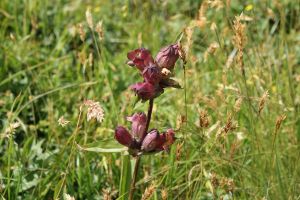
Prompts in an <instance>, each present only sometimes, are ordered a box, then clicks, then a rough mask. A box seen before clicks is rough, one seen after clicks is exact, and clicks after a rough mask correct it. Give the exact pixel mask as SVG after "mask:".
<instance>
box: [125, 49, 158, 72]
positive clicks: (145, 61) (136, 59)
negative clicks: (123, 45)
mask: <svg viewBox="0 0 300 200" xmlns="http://www.w3.org/2000/svg"><path fill="white" fill-rule="evenodd" d="M127 58H128V59H129V61H128V62H127V64H128V65H130V66H135V67H137V68H138V69H139V70H140V71H143V70H144V68H145V67H147V66H149V65H151V64H154V59H153V58H152V56H151V53H150V51H149V50H148V49H144V48H140V49H135V50H133V51H130V52H129V53H128V54H127Z"/></svg>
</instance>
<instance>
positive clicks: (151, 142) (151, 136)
mask: <svg viewBox="0 0 300 200" xmlns="http://www.w3.org/2000/svg"><path fill="white" fill-rule="evenodd" d="M160 143H162V142H161V141H160V136H159V132H158V131H157V130H156V129H153V130H151V131H150V132H149V133H147V135H146V137H145V138H144V140H143V143H142V147H141V150H142V151H144V152H151V151H154V150H155V149H156V148H157V145H158V144H160Z"/></svg>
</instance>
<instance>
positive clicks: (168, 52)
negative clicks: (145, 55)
mask: <svg viewBox="0 0 300 200" xmlns="http://www.w3.org/2000/svg"><path fill="white" fill-rule="evenodd" d="M178 58H179V46H178V44H171V45H169V46H166V47H164V48H162V49H160V51H159V52H158V54H157V55H156V57H155V61H156V63H157V64H158V66H159V67H161V68H167V69H169V70H172V69H173V68H174V65H175V63H176V61H177V60H178Z"/></svg>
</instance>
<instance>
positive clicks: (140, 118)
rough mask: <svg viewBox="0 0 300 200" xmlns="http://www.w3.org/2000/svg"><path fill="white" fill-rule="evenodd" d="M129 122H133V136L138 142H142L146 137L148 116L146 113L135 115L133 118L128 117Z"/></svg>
mask: <svg viewBox="0 0 300 200" xmlns="http://www.w3.org/2000/svg"><path fill="white" fill-rule="evenodd" d="M127 120H128V121H130V122H132V125H131V134H132V135H133V137H134V138H135V139H136V141H137V142H140V141H141V139H142V138H143V137H144V133H145V130H146V124H147V116H146V114H145V113H135V114H134V115H132V116H131V117H127Z"/></svg>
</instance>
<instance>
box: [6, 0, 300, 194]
mask: <svg viewBox="0 0 300 200" xmlns="http://www.w3.org/2000/svg"><path fill="white" fill-rule="evenodd" d="M201 3H202V7H201ZM200 7H201V9H200ZM88 8H90V11H91V13H92V16H93V21H94V24H95V27H96V24H97V23H98V22H101V21H102V26H100V25H98V29H97V30H96V28H95V30H94V31H92V30H91V29H90V28H89V26H88V24H87V21H86V14H85V13H86V10H87V9H88ZM241 13H243V15H242V16H241V17H240V18H239V20H237V18H235V17H236V16H240V15H241ZM299 18H300V3H299V1H297V0H283V1H279V0H276V1H266V0H265V1H258V0H256V1H254V0H249V1H236V0H231V1H230V0H228V1H225V0H224V1H209V2H208V3H203V2H201V1H193V0H190V1H181V0H172V1H171V0H169V1H137V0H136V1H135V0H133V1H123V0H117V1H110V0H102V1H91V0H89V1H83V0H69V1H67V0H53V1H52V0H23V1H17V0H1V1H0V41H1V42H0V119H1V123H0V199H8V200H14V199H64V198H65V199H68V197H67V196H68V195H67V194H69V195H71V196H74V197H75V199H110V198H111V199H117V198H118V199H126V198H128V191H129V185H130V180H131V174H132V171H133V170H132V168H133V166H134V163H133V159H130V157H129V156H128V155H126V152H124V150H123V149H122V146H121V145H119V144H117V142H116V141H115V140H114V138H113V136H114V128H115V127H116V126H117V125H118V124H128V125H129V122H126V119H125V117H124V116H130V115H131V114H132V113H133V112H134V111H144V110H147V105H148V104H147V103H145V104H144V103H141V102H136V97H135V96H134V93H133V92H132V91H130V90H129V89H128V86H129V85H131V84H132V83H134V82H137V80H139V79H141V78H140V77H139V74H138V72H137V71H136V70H134V69H132V68H131V67H129V66H127V65H126V64H125V63H126V59H127V58H126V55H127V52H128V51H130V50H132V49H135V48H138V47H140V46H143V47H145V48H148V49H150V50H151V51H152V52H157V51H158V50H159V48H160V47H161V46H165V45H167V44H170V43H174V42H176V41H177V39H178V38H179V37H180V36H181V33H183V34H182V43H183V46H184V47H186V53H187V64H186V79H184V70H183V68H182V65H181V64H180V62H178V64H177V65H176V70H175V71H176V72H175V73H176V75H175V76H176V80H178V81H179V82H180V84H181V85H182V86H184V85H185V82H186V87H185V89H182V90H177V89H167V90H166V91H165V94H164V95H163V96H161V97H158V98H157V99H155V105H154V109H153V118H152V121H151V124H150V128H151V127H152V126H155V127H161V128H162V129H167V128H169V127H173V128H174V129H175V130H176V136H177V137H178V140H177V141H176V143H175V144H174V145H173V147H172V149H171V151H170V153H169V154H167V153H159V154H156V155H153V156H148V155H147V156H143V157H142V160H141V165H140V170H139V174H138V178H137V179H138V181H137V184H136V186H137V189H136V194H135V197H136V199H141V197H142V195H143V194H144V192H145V191H146V188H148V190H147V191H146V192H148V193H149V192H150V193H151V192H152V193H151V194H152V196H151V197H150V199H221V198H223V199H272V200H273V199H284V200H285V199H299V198H300V147H299V144H300V143H299V142H300V66H299V65H300V34H299V33H300V21H299ZM234 21H235V22H236V23H235V24H234ZM80 31H83V32H84V33H85V38H82V39H84V40H82V39H81V38H80V36H81V37H83V36H84V35H83V33H82V32H81V33H80ZM102 32H103V35H102ZM80 34H81V35H80ZM243 71H244V72H245V73H243ZM185 92H186V95H187V96H186V97H187V99H186V101H185V98H184V96H185ZM87 99H91V100H94V101H96V102H97V101H98V102H100V104H101V106H102V107H103V109H104V112H105V117H104V120H103V122H101V123H99V122H97V121H96V120H90V121H87V117H86V112H87V111H86V108H85V107H86V106H82V105H83V102H84V101H85V100H87ZM80 108H81V109H80ZM186 109H187V113H188V115H187V117H186V116H185V113H186ZM80 110H81V111H82V112H81V111H80ZM61 116H63V117H64V118H65V120H68V121H70V123H68V124H66V125H65V126H61V125H59V123H58V120H59V118H60V117H61ZM186 119H187V120H186ZM112 151H114V152H112ZM166 196H167V197H166Z"/></svg>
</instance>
